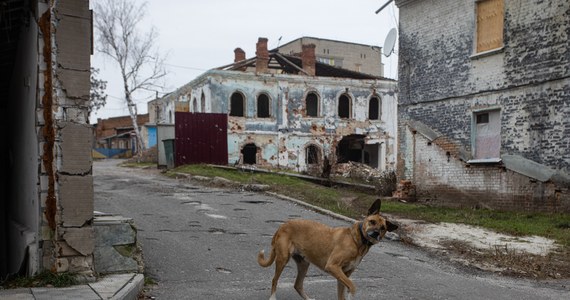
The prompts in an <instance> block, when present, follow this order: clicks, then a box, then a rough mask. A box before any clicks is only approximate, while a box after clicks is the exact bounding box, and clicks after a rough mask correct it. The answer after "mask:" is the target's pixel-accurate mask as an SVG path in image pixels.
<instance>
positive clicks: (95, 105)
mask: <svg viewBox="0 0 570 300" xmlns="http://www.w3.org/2000/svg"><path fill="white" fill-rule="evenodd" d="M97 74H99V69H96V68H91V90H90V93H89V99H90V100H91V101H90V103H89V112H88V113H89V116H91V113H93V112H96V111H98V110H99V109H101V108H102V107H104V106H105V104H106V103H107V94H106V93H105V89H106V88H107V81H104V80H101V79H99V78H98V77H97Z"/></svg>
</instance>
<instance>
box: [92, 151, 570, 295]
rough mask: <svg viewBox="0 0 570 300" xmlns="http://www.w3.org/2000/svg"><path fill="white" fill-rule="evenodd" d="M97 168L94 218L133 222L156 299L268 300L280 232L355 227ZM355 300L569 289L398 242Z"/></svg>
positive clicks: (376, 263)
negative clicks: (262, 260) (261, 258)
mask: <svg viewBox="0 0 570 300" xmlns="http://www.w3.org/2000/svg"><path fill="white" fill-rule="evenodd" d="M120 162H121V161H120V160H103V161H95V162H94V163H93V175H94V185H95V210H97V211H102V212H107V213H113V214H120V215H123V216H125V217H130V218H133V219H134V221H135V225H136V226H137V228H138V239H139V240H140V242H141V244H142V248H143V253H144V261H145V273H146V275H147V276H150V277H151V278H153V279H154V280H155V281H156V282H158V285H157V286H156V287H155V288H153V289H152V290H151V291H150V292H149V295H150V296H152V297H155V298H156V299H268V298H269V296H270V285H271V278H272V276H273V266H271V267H269V268H262V267H260V266H259V265H258V264H257V261H256V256H257V253H258V251H259V250H261V249H265V250H266V252H269V246H270V242H271V237H272V235H273V233H274V232H275V230H276V229H277V228H278V226H279V225H280V224H281V223H282V222H283V221H285V220H287V219H291V218H306V219H313V220H317V221H320V222H323V223H325V224H328V225H330V226H349V225H350V223H348V222H346V221H342V220H339V219H335V218H333V217H331V216H328V215H324V214H320V213H316V212H313V211H310V210H308V209H306V208H305V207H303V206H299V205H296V204H295V203H292V202H290V201H287V200H282V199H280V198H276V197H273V196H269V195H266V194H263V193H252V192H244V191H239V190H227V189H213V188H208V187H204V186H201V185H200V184H199V183H195V182H189V181H188V180H181V179H171V178H167V177H165V176H163V175H161V174H160V173H159V172H158V171H157V170H140V169H129V168H122V167H117V166H116V164H118V163H120ZM295 274H296V270H295V267H294V263H293V262H291V263H290V265H289V266H288V267H287V268H286V269H285V271H284V272H283V274H282V276H281V279H280V283H279V288H278V291H277V298H278V299H301V298H300V297H299V296H298V295H297V293H296V292H295V290H294V289H293V282H294V280H295ZM351 279H352V280H353V281H354V283H355V285H356V287H357V293H356V297H355V298H356V299H517V300H522V299H533V300H535V299H570V284H569V282H568V281H550V282H536V281H531V280H519V279H516V280H515V279H511V278H505V277H500V276H497V275H494V274H488V273H484V272H477V271H474V270H470V269H466V268H463V267H460V266H457V265H453V264H450V263H448V262H446V261H445V260H444V259H440V258H438V257H434V256H432V255H430V254H428V253H426V252H424V251H422V250H421V249H418V248H415V247H411V246H408V245H405V244H403V243H401V242H398V241H387V240H385V241H383V242H381V243H380V244H378V245H376V246H374V247H372V249H371V251H370V252H369V254H368V255H367V256H366V257H365V258H364V260H363V261H362V263H361V264H360V266H359V267H358V269H357V270H356V271H355V272H354V274H353V275H352V276H351ZM305 290H306V291H307V293H308V294H309V296H311V297H313V298H316V299H336V280H334V279H333V278H332V277H331V276H330V275H328V274H326V273H325V272H322V271H320V270H319V269H317V268H316V267H314V266H312V267H311V268H310V269H309V273H308V276H307V278H306V280H305Z"/></svg>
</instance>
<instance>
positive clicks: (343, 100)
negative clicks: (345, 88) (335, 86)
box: [338, 95, 351, 119]
mask: <svg viewBox="0 0 570 300" xmlns="http://www.w3.org/2000/svg"><path fill="white" fill-rule="evenodd" d="M350 112H351V107H350V98H349V97H348V96H347V95H341V96H340V98H338V116H339V117H340V118H343V119H348V118H350Z"/></svg>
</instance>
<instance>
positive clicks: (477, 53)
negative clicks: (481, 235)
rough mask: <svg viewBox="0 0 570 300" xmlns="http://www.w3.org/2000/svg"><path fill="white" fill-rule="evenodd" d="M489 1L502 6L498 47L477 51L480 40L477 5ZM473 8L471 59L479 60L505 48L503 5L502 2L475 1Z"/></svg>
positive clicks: (501, 0)
mask: <svg viewBox="0 0 570 300" xmlns="http://www.w3.org/2000/svg"><path fill="white" fill-rule="evenodd" d="M490 1H497V2H500V3H501V5H502V18H501V25H502V26H501V40H500V46H498V47H495V48H489V49H484V50H479V47H478V45H479V39H480V31H479V29H480V25H479V5H480V4H481V3H483V2H490ZM474 4H475V5H474V6H473V15H474V19H473V29H474V30H473V54H472V55H471V58H479V57H484V56H488V55H492V54H495V53H499V52H502V51H503V50H504V47H505V3H504V0H475V1H474Z"/></svg>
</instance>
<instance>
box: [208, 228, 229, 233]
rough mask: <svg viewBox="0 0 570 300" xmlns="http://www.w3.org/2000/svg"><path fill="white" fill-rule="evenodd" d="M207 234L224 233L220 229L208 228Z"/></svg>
mask: <svg viewBox="0 0 570 300" xmlns="http://www.w3.org/2000/svg"><path fill="white" fill-rule="evenodd" d="M208 232H209V233H211V234H224V233H226V231H225V230H224V229H221V228H210V229H208Z"/></svg>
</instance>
